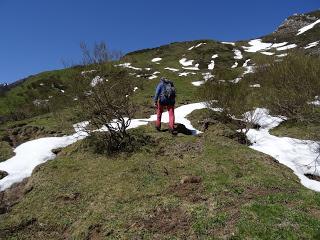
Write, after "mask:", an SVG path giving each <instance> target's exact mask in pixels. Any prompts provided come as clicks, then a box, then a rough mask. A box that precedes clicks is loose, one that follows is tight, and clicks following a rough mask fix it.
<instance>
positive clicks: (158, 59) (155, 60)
mask: <svg viewBox="0 0 320 240" xmlns="http://www.w3.org/2000/svg"><path fill="white" fill-rule="evenodd" d="M161 60H162V58H159V57H157V58H154V59H152V60H151V62H159V61H161Z"/></svg>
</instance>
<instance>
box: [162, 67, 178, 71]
mask: <svg viewBox="0 0 320 240" xmlns="http://www.w3.org/2000/svg"><path fill="white" fill-rule="evenodd" d="M164 69H166V70H169V71H172V72H179V69H176V68H170V67H166V68H164Z"/></svg>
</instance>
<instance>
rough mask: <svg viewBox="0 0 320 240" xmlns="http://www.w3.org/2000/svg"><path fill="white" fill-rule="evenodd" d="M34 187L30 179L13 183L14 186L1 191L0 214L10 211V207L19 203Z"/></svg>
mask: <svg viewBox="0 0 320 240" xmlns="http://www.w3.org/2000/svg"><path fill="white" fill-rule="evenodd" d="M32 189H33V187H32V185H31V184H28V179H25V180H23V181H22V182H20V183H16V184H13V185H12V187H10V188H8V189H6V190H5V191H2V192H0V214H4V213H7V212H9V211H10V208H11V207H12V206H13V205H15V204H17V203H18V202H19V201H20V199H21V198H22V197H23V196H24V195H25V194H27V193H29V192H30V191H32Z"/></svg>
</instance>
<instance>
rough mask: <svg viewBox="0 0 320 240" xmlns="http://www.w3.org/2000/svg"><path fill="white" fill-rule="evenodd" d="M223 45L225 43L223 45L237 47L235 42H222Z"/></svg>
mask: <svg viewBox="0 0 320 240" xmlns="http://www.w3.org/2000/svg"><path fill="white" fill-rule="evenodd" d="M221 43H223V44H228V45H232V46H234V45H236V44H235V43H234V42H221Z"/></svg>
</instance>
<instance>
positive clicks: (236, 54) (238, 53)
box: [233, 49, 243, 60]
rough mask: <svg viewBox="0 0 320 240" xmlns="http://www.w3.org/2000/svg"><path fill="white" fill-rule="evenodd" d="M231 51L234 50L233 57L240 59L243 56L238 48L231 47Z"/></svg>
mask: <svg viewBox="0 0 320 240" xmlns="http://www.w3.org/2000/svg"><path fill="white" fill-rule="evenodd" d="M233 52H234V59H238V60H240V59H242V58H243V56H242V53H241V51H240V50H239V49H233Z"/></svg>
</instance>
